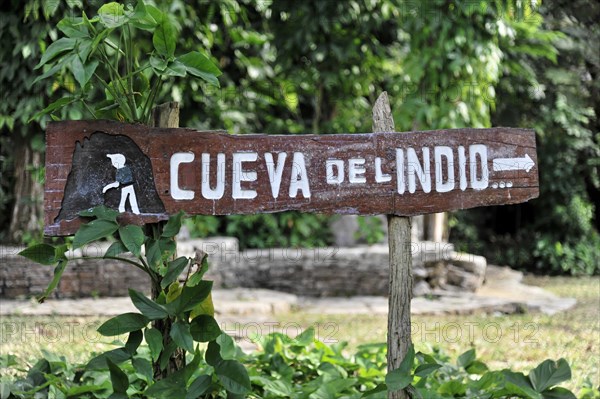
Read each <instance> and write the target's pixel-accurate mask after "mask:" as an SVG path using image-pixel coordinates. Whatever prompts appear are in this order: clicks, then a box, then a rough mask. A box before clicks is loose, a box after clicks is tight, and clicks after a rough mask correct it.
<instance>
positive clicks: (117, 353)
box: [85, 348, 131, 370]
mask: <svg viewBox="0 0 600 399" xmlns="http://www.w3.org/2000/svg"><path fill="white" fill-rule="evenodd" d="M130 357H131V354H130V353H129V352H127V351H126V350H125V348H117V349H113V350H110V351H108V352H104V353H101V354H100V355H98V356H96V357H95V358H93V359H91V360H90V361H89V362H88V364H87V365H86V366H85V368H86V369H87V370H102V369H106V368H108V365H107V364H106V359H110V360H111V361H112V362H113V363H115V364H120V363H123V362H124V361H125V360H127V359H129V358H130Z"/></svg>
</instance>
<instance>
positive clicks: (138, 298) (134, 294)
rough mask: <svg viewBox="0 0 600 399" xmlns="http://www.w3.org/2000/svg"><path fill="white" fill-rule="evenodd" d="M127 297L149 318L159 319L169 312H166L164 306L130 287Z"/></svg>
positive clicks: (165, 316) (166, 315)
mask: <svg viewBox="0 0 600 399" xmlns="http://www.w3.org/2000/svg"><path fill="white" fill-rule="evenodd" d="M129 297H130V298H131V301H132V302H133V305H134V306H135V307H136V308H138V309H139V311H140V312H142V314H143V315H144V316H146V317H147V318H148V319H149V320H159V319H164V318H167V317H168V316H169V312H167V309H165V307H164V306H162V305H161V304H158V303H156V302H154V301H153V300H152V299H150V298H148V297H146V295H144V294H142V293H141V292H139V291H136V290H134V289H131V288H130V289H129Z"/></svg>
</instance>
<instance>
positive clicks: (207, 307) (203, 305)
mask: <svg viewBox="0 0 600 399" xmlns="http://www.w3.org/2000/svg"><path fill="white" fill-rule="evenodd" d="M200 315H209V316H212V317H214V316H215V306H214V304H213V301H212V294H208V296H207V297H206V299H205V300H203V301H202V302H200V304H198V305H197V306H196V307H195V308H194V309H192V311H191V312H190V318H191V319H194V318H195V317H198V316H200Z"/></svg>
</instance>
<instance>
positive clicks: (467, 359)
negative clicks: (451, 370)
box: [456, 349, 477, 369]
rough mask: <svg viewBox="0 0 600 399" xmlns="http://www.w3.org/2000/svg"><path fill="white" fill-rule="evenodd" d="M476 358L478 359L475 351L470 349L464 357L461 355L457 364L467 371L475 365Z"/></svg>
mask: <svg viewBox="0 0 600 399" xmlns="http://www.w3.org/2000/svg"><path fill="white" fill-rule="evenodd" d="M476 358H477V355H476V354H475V349H469V350H468V351H466V352H465V353H463V354H462V355H460V356H459V357H458V360H457V361H456V363H457V364H458V365H459V366H460V367H464V368H465V369H466V368H467V367H469V366H470V365H471V363H473V362H474V361H475V359H476Z"/></svg>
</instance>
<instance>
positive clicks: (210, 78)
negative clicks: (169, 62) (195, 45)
mask: <svg viewBox="0 0 600 399" xmlns="http://www.w3.org/2000/svg"><path fill="white" fill-rule="evenodd" d="M177 59H178V60H179V61H180V62H181V63H182V64H183V65H185V68H186V70H187V71H188V72H189V73H190V74H192V75H194V76H198V77H199V78H202V79H204V80H205V81H206V82H208V83H210V84H211V85H213V86H216V87H219V80H218V79H217V77H218V76H220V75H221V71H220V70H219V68H217V66H216V65H215V64H213V62H212V61H211V60H210V59H209V58H208V57H207V56H205V55H204V54H202V53H200V52H198V51H192V52H189V53H187V54H184V55H182V56H181V57H177Z"/></svg>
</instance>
